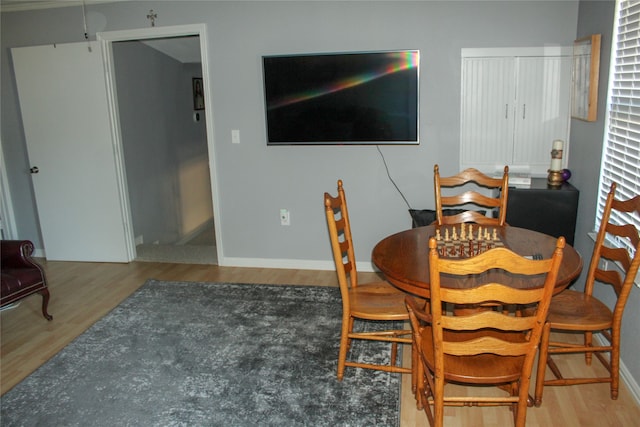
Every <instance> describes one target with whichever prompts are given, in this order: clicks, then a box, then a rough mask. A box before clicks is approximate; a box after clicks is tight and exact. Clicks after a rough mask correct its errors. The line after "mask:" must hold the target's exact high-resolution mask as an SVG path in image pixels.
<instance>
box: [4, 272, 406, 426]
mask: <svg viewBox="0 0 640 427" xmlns="http://www.w3.org/2000/svg"><path fill="white" fill-rule="evenodd" d="M341 310H342V307H341V302H340V293H339V290H338V289H337V288H329V287H315V286H273V285H245V284H228V283H193V282H161V281H156V280H149V281H147V283H145V285H143V286H142V287H141V288H140V289H139V290H138V291H136V292H135V293H134V294H133V295H132V296H130V297H129V298H128V299H127V300H125V301H124V302H123V303H121V304H120V305H119V306H118V307H116V308H115V309H114V310H113V311H112V312H111V313H109V314H108V315H107V316H105V317H104V318H102V319H101V320H99V321H98V322H97V323H96V324H94V325H93V326H92V327H91V328H89V329H88V330H87V331H86V332H85V333H84V334H82V335H81V336H79V337H78V338H77V339H76V340H74V341H73V342H71V343H70V344H69V345H68V346H67V347H65V348H64V349H63V350H62V351H60V352H59V353H58V354H57V355H56V356H54V357H53V358H52V359H51V360H49V361H48V362H47V363H45V364H44V365H43V366H42V367H40V368H39V369H38V370H37V371H36V372H34V373H33V374H32V375H30V376H29V377H27V378H26V379H25V380H24V381H22V382H21V383H20V384H18V385H16V386H15V387H14V388H13V389H11V390H10V391H9V392H7V393H6V394H5V395H4V396H2V398H1V399H0V404H1V406H2V408H1V418H0V422H1V424H2V426H4V427H8V426H92V427H95V426H397V425H398V423H399V394H400V374H390V373H386V372H380V371H371V370H365V369H354V368H347V370H346V372H345V378H344V380H343V381H342V382H338V381H337V379H336V366H337V356H338V347H339V331H340V318H341ZM54 322H55V320H54ZM359 325H360V326H361V327H360V329H367V330H373V329H375V328H381V327H383V326H385V325H383V324H381V323H379V322H360V323H359ZM387 326H388V325H387ZM396 326H399V325H396ZM389 353H390V351H389V347H388V346H386V345H384V344H381V343H375V342H362V341H354V344H353V346H352V350H351V357H352V358H353V357H356V358H359V359H361V360H369V361H372V362H375V363H378V362H383V361H385V360H388V359H389V356H390V355H389Z"/></svg>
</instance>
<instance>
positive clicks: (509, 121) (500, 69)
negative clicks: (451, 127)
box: [460, 57, 516, 172]
mask: <svg viewBox="0 0 640 427" xmlns="http://www.w3.org/2000/svg"><path fill="white" fill-rule="evenodd" d="M515 96H516V94H515V65H514V60H513V58H510V57H506V58H464V59H463V67H462V97H461V98H462V102H461V105H462V109H461V118H460V120H461V129H460V153H461V155H460V163H461V167H462V169H466V168H467V167H474V168H479V169H480V170H483V171H485V172H491V171H493V170H494V169H495V170H497V171H502V168H503V167H504V165H508V164H510V163H511V157H512V154H513V126H514V120H513V116H514V114H515V112H514V103H515Z"/></svg>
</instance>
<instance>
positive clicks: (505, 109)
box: [504, 104, 509, 119]
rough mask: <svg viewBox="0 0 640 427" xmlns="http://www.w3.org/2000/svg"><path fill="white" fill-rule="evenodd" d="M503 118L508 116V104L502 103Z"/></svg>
mask: <svg viewBox="0 0 640 427" xmlns="http://www.w3.org/2000/svg"><path fill="white" fill-rule="evenodd" d="M504 118H505V119H508V118H509V104H504Z"/></svg>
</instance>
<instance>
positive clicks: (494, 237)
mask: <svg viewBox="0 0 640 427" xmlns="http://www.w3.org/2000/svg"><path fill="white" fill-rule="evenodd" d="M493 240H494V241H497V240H498V231H496V229H495V228H494V229H493Z"/></svg>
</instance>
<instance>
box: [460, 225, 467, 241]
mask: <svg viewBox="0 0 640 427" xmlns="http://www.w3.org/2000/svg"><path fill="white" fill-rule="evenodd" d="M460 240H462V241H465V240H467V235H466V233H465V230H464V224H460Z"/></svg>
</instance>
